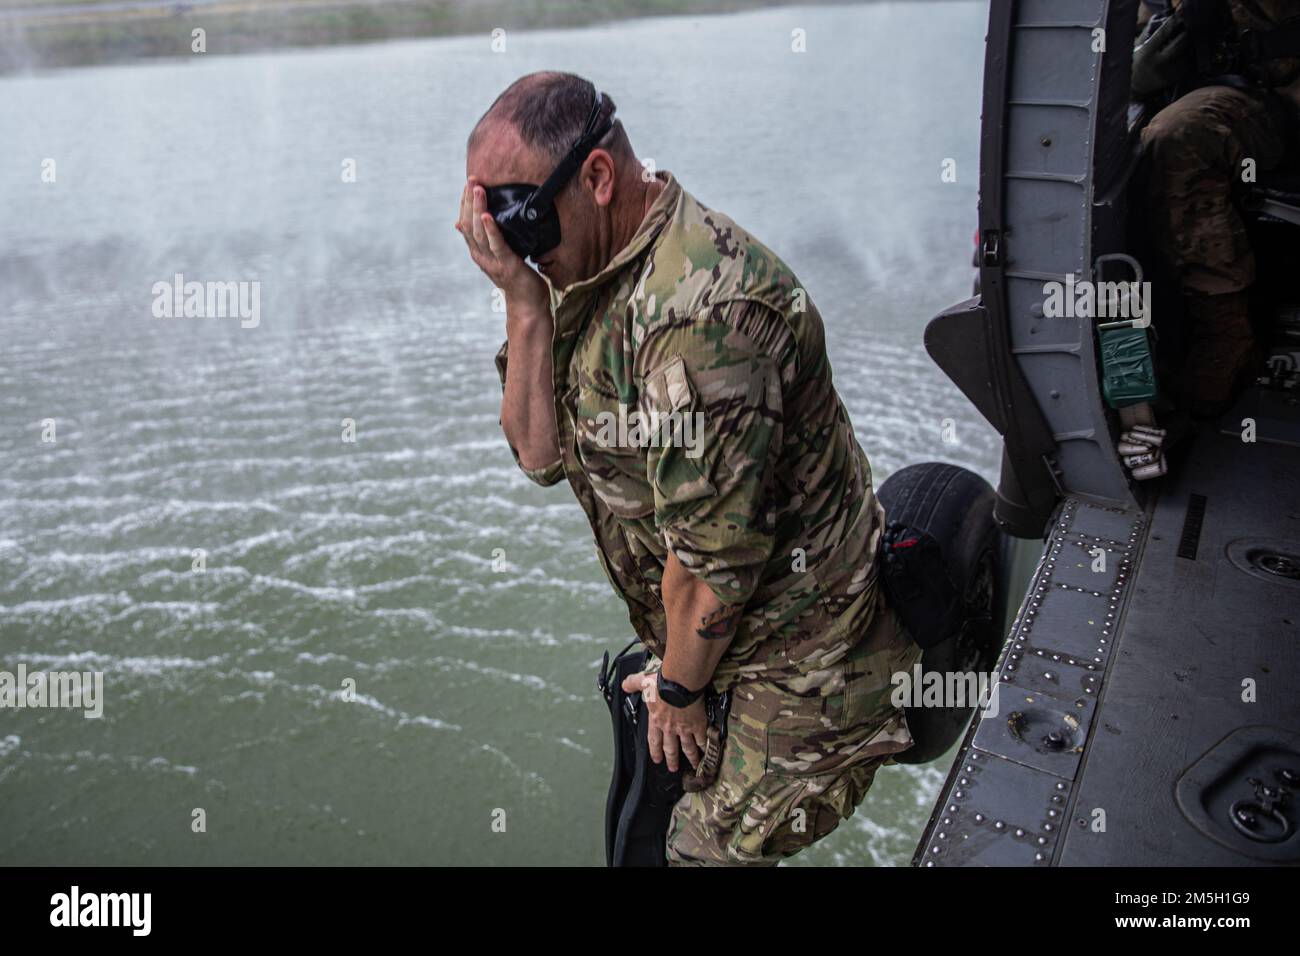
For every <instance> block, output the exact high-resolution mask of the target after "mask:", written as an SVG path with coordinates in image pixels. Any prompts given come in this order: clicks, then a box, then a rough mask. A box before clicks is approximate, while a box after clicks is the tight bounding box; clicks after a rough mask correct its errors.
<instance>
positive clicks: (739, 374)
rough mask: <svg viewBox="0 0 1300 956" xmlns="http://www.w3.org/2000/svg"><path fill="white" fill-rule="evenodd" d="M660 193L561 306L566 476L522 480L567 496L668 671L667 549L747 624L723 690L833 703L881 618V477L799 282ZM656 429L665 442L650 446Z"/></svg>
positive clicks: (562, 297) (733, 229)
mask: <svg viewBox="0 0 1300 956" xmlns="http://www.w3.org/2000/svg"><path fill="white" fill-rule="evenodd" d="M658 176H659V178H660V180H661V181H662V182H663V183H664V188H663V190H662V191H661V192H660V195H659V196H658V197H657V199H656V200H655V202H654V203H653V205H652V206H651V207H650V209H649V210H648V212H647V214H646V216H645V219H644V220H643V221H642V223H641V225H640V228H639V229H638V230H637V232H636V234H635V235H634V236H633V237H632V239H631V241H630V242H629V243H628V245H627V246H626V247H625V248H624V249H622V250H621V251H620V252H619V253H618V254H617V255H616V256H615V257H614V258H613V260H612V261H611V262H610V263H609V264H608V265H607V266H606V267H605V268H604V269H602V270H601V271H600V272H599V273H598V274H597V275H595V276H593V277H592V278H590V279H587V280H585V281H582V282H578V283H574V284H572V285H570V286H567V287H566V288H564V289H563V290H562V291H557V290H555V289H554V288H552V290H551V309H552V313H553V315H554V319H555V329H554V339H553V345H552V357H553V369H554V385H555V397H556V424H557V429H558V432H559V434H558V439H559V447H560V454H561V459H560V460H559V461H557V462H555V463H553V464H552V465H550V466H549V467H547V468H543V469H538V470H534V471H529V470H527V469H525V474H527V475H528V476H529V478H531V479H532V480H533V481H535V482H537V483H538V484H542V485H551V484H554V483H556V482H558V481H559V480H560V479H561V477H563V478H567V479H568V482H569V485H570V486H571V487H572V488H573V491H574V494H576V495H577V498H578V501H579V502H580V503H581V505H582V507H583V510H584V511H585V512H586V514H587V517H588V519H589V520H590V522H591V527H592V530H593V531H594V532H595V537H596V551H597V554H598V555H599V557H600V561H601V564H602V565H603V567H604V569H605V573H606V575H607V576H608V577H609V580H610V582H611V583H612V584H613V586H614V589H615V590H616V591H617V592H618V594H619V595H620V596H621V597H622V598H623V600H624V601H625V602H626V603H627V606H628V610H629V614H630V617H631V621H632V626H633V628H634V629H635V631H636V633H637V635H638V636H639V637H640V639H641V640H642V642H643V643H644V644H645V645H646V646H647V647H649V649H650V650H651V651H652V652H653V653H654V654H655V656H656V657H658V658H660V659H661V660H662V658H663V655H664V650H665V647H666V638H667V625H666V616H665V613H664V606H663V600H662V597H663V595H662V580H663V573H664V567H665V564H666V561H667V558H668V552H669V549H672V551H673V552H674V553H676V555H677V557H678V560H679V561H680V562H681V563H682V565H683V566H684V567H686V568H687V569H688V570H690V571H691V572H692V573H693V574H695V575H696V576H697V577H698V578H699V579H700V580H701V581H703V582H704V583H705V584H706V585H708V587H709V588H710V590H711V591H712V592H713V593H714V594H715V595H716V596H717V597H718V599H719V600H721V601H722V602H723V603H724V604H728V605H743V606H744V613H743V614H742V616H741V619H740V622H739V624H738V626H737V630H736V635H735V638H734V639H733V641H732V643H731V645H730V646H729V647H728V649H727V651H726V654H725V655H724V656H723V658H722V660H721V662H720V663H719V665H718V668H717V670H716V671H715V673H714V680H713V684H714V686H715V688H717V689H718V690H723V689H725V688H727V687H730V686H732V685H734V684H737V683H740V682H744V681H746V680H755V679H761V680H775V681H781V682H784V683H786V684H787V686H789V687H790V688H791V689H792V690H794V691H795V692H796V693H803V694H811V695H818V694H825V693H829V692H830V691H829V690H827V689H826V688H823V687H821V686H819V685H820V684H822V683H823V680H822V675H827V674H830V673H832V671H830V670H827V668H832V666H833V665H835V664H837V663H838V662H839V661H840V660H841V659H842V658H843V657H844V655H845V654H846V652H847V651H848V650H849V649H850V648H852V647H853V646H854V645H855V644H856V643H857V642H858V641H860V640H861V639H862V637H863V636H864V635H865V633H866V631H867V628H868V626H869V624H870V622H871V617H872V614H873V613H874V608H875V606H876V590H877V584H876V563H875V554H876V548H877V544H878V541H879V538H880V535H881V530H882V525H883V510H882V509H881V507H880V505H879V503H878V502H877V500H876V498H875V495H874V494H873V492H872V487H871V469H870V465H869V464H868V462H867V457H866V455H865V454H864V453H863V451H862V449H861V448H860V447H859V445H858V442H857V440H856V438H855V437H854V434H853V428H852V426H851V424H850V423H849V418H848V415H847V413H846V412H845V410H844V407H843V405H842V404H841V402H840V399H839V397H838V395H837V394H836V392H835V389H834V387H833V386H832V384H831V369H830V364H829V362H828V361H827V357H826V348H825V338H824V330H823V326H822V321H821V317H820V315H819V314H818V312H817V309H816V308H815V307H814V305H813V304H812V301H811V299H809V298H808V296H807V294H806V293H805V292H804V290H803V289H802V288H801V287H800V286H799V283H798V281H797V280H796V278H795V276H794V274H793V273H792V272H791V271H790V269H789V268H788V267H787V266H786V264H785V263H784V262H782V261H781V260H780V259H779V258H777V256H776V255H774V254H773V253H772V251H771V250H769V249H768V248H766V247H765V246H763V245H762V244H761V243H759V242H758V241H757V240H756V239H754V237H752V236H751V235H749V234H748V233H747V232H745V231H744V230H743V229H741V228H740V227H739V226H737V225H736V224H735V223H734V222H732V221H731V220H730V219H729V218H727V217H726V216H723V215H721V214H719V213H717V212H715V211H713V210H711V209H708V208H707V207H705V206H704V205H702V204H701V203H700V202H699V201H698V200H696V199H695V198H694V197H692V196H691V195H690V194H689V193H687V192H686V191H685V190H683V189H682V188H681V186H680V185H679V184H678V183H677V182H676V180H675V179H674V178H673V176H672V175H671V174H670V173H667V172H660V173H658ZM507 345H508V343H507ZM507 345H503V346H502V348H501V351H500V352H499V353H498V354H497V360H496V363H497V369H498V372H499V373H500V376H501V381H502V385H503V387H504V384H505V372H506V363H507V361H508V349H507ZM633 413H637V414H633ZM672 413H676V416H672ZM656 414H657V415H658V416H659V419H658V421H659V422H660V423H661V426H662V427H661V428H660V430H659V431H658V432H655V433H653V435H654V437H651V438H650V439H648V440H647V439H646V437H645V436H644V434H643V435H641V436H640V437H638V434H637V433H638V431H640V432H647V431H650V429H649V427H648V423H651V422H653V421H655V419H654V418H653V416H654V415H656ZM677 421H679V422H680V424H678V425H676V426H672V423H673V422H677ZM615 422H621V423H622V424H621V425H619V426H615V427H611V423H615ZM638 422H639V423H641V424H640V426H638ZM664 422H667V423H669V424H668V425H662V423H664ZM688 423H693V424H694V425H698V426H702V434H700V433H698V432H697V433H694V434H693V433H692V432H693V429H692V430H689V431H688V430H687V429H688V428H690V424H688ZM511 450H512V452H513V451H514V449H511ZM515 459H516V462H517V461H518V454H517V453H515Z"/></svg>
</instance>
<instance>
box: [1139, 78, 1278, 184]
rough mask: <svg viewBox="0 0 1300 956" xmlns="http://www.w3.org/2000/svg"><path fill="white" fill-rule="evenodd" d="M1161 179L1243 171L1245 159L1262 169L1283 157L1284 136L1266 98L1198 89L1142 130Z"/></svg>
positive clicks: (1215, 88) (1216, 88)
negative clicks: (1280, 132)
mask: <svg viewBox="0 0 1300 956" xmlns="http://www.w3.org/2000/svg"><path fill="white" fill-rule="evenodd" d="M1142 143H1143V145H1144V146H1145V147H1146V149H1147V151H1148V153H1149V155H1150V157H1151V164H1152V170H1153V173H1154V175H1155V176H1156V177H1157V179H1160V178H1166V177H1168V176H1171V175H1172V176H1179V175H1182V174H1185V173H1204V172H1215V173H1222V174H1224V175H1225V176H1235V175H1237V174H1238V172H1239V170H1238V169H1237V166H1238V164H1239V163H1240V161H1241V160H1242V159H1243V158H1250V159H1253V160H1254V161H1255V163H1256V165H1257V166H1258V167H1259V168H1262V169H1268V168H1270V167H1271V166H1274V165H1276V164H1277V163H1278V162H1279V161H1280V160H1281V153H1282V149H1283V142H1282V138H1281V136H1280V134H1279V132H1278V130H1277V129H1276V123H1275V122H1274V119H1273V117H1272V115H1271V114H1270V113H1269V111H1268V108H1267V107H1266V106H1265V105H1264V103H1263V101H1262V100H1261V99H1260V98H1259V97H1257V96H1254V95H1251V94H1250V93H1246V92H1243V91H1241V90H1236V89H1233V88H1231V87H1226V86H1206V87H1202V88H1201V89H1198V90H1192V91H1191V92H1190V93H1188V94H1187V95H1185V96H1182V97H1180V98H1179V99H1178V100H1176V101H1174V102H1173V103H1171V104H1169V105H1168V106H1166V107H1165V108H1164V109H1163V110H1161V111H1160V112H1159V113H1157V114H1156V115H1155V117H1153V118H1152V120H1151V122H1150V123H1148V124H1147V126H1146V128H1145V129H1143V131H1142Z"/></svg>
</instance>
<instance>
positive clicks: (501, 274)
mask: <svg viewBox="0 0 1300 956" xmlns="http://www.w3.org/2000/svg"><path fill="white" fill-rule="evenodd" d="M456 231H457V232H459V233H460V234H461V236H462V237H463V238H464V239H465V245H467V246H468V247H469V256H470V258H471V259H473V260H474V264H475V265H476V266H478V267H479V268H480V269H481V270H483V274H484V275H486V276H487V277H488V279H490V280H491V282H492V284H493V285H494V286H496V287H497V288H498V289H500V290H501V291H502V292H504V293H505V296H506V308H507V310H508V311H514V310H515V309H516V308H518V309H522V310H527V311H528V312H530V313H536V312H539V311H540V312H541V313H544V314H546V315H547V316H549V315H550V293H549V292H548V290H547V288H546V282H545V281H544V280H543V279H542V277H541V276H540V275H538V274H537V273H536V272H534V271H533V270H532V269H530V268H529V267H528V264H527V263H526V262H524V260H523V259H522V258H520V257H519V256H518V255H517V254H516V253H515V251H514V250H513V249H511V248H510V246H509V244H507V242H506V240H505V237H504V236H503V235H501V230H500V229H499V228H498V227H497V224H496V222H495V221H494V220H493V219H492V215H491V214H490V213H489V212H488V211H487V191H486V190H485V189H484V188H483V187H482V186H481V185H479V182H478V180H476V179H475V178H474V177H473V176H471V177H470V178H469V179H468V180H467V181H466V182H465V189H464V191H463V192H462V193H461V195H460V218H459V219H458V220H457V221H456Z"/></svg>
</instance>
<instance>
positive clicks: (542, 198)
mask: <svg viewBox="0 0 1300 956" xmlns="http://www.w3.org/2000/svg"><path fill="white" fill-rule="evenodd" d="M604 105H605V97H604V96H603V95H602V94H600V93H597V94H596V102H595V103H594V104H593V105H592V107H591V112H590V113H589V114H587V121H586V123H584V124H583V127H582V135H581V136H579V137H578V138H577V139H576V140H575V141H574V143H573V145H572V146H571V147H569V151H568V153H566V154H565V156H564V158H563V159H562V160H560V164H559V165H558V166H556V167H555V171H554V172H553V173H551V175H549V176H547V177H546V182H544V183H542V184H541V185H540V186H533V185H531V184H529V183H508V184H507V185H504V186H489V187H487V190H486V192H487V207H488V212H490V213H491V214H492V218H493V219H495V220H496V224H497V227H498V228H499V229H500V230H501V234H502V235H503V236H505V239H506V242H507V243H509V245H510V248H511V249H513V250H514V251H515V252H516V253H518V254H519V256H520V257H522V258H531V259H532V260H533V261H534V262H536V261H537V258H538V257H539V256H543V255H545V254H546V253H548V252H550V251H551V250H552V249H554V248H555V247H556V246H558V245H559V244H560V217H559V215H558V214H557V213H556V212H555V195H556V193H558V192H559V191H560V190H561V189H562V188H563V187H564V185H565V183H567V182H568V181H569V180H570V179H572V178H573V176H574V174H575V173H576V172H577V171H578V169H579V168H580V167H581V166H582V164H583V162H584V161H586V159H587V157H588V156H589V155H591V151H592V150H593V149H595V148H596V144H597V143H598V142H600V140H601V138H602V137H603V136H604V135H605V134H606V133H608V132H609V131H610V128H611V127H613V125H614V122H613V120H612V119H607V120H605V121H604V122H601V118H600V112H601V108H602V107H603V106H604Z"/></svg>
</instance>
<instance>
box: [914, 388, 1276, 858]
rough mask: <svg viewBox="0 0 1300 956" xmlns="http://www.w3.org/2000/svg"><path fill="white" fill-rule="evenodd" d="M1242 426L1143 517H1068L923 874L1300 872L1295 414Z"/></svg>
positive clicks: (945, 799) (1194, 461)
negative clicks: (982, 869) (1022, 869)
mask: <svg viewBox="0 0 1300 956" xmlns="http://www.w3.org/2000/svg"><path fill="white" fill-rule="evenodd" d="M1245 416H1250V417H1251V418H1253V419H1255V421H1256V428H1257V438H1258V440H1257V441H1255V442H1251V443H1247V442H1243V441H1242V438H1241V434H1240V431H1239V430H1231V431H1230V432H1229V433H1227V434H1225V433H1222V432H1217V433H1216V432H1215V431H1214V430H1213V429H1212V428H1208V427H1207V428H1204V429H1203V430H1202V432H1201V433H1200V434H1199V435H1198V436H1197V437H1196V439H1195V440H1194V442H1193V443H1192V446H1191V448H1190V449H1188V450H1187V452H1186V453H1185V454H1184V455H1182V456H1179V455H1177V454H1175V455H1174V458H1173V461H1172V462H1171V466H1170V474H1169V476H1168V477H1166V478H1165V479H1163V481H1162V482H1161V487H1160V488H1159V490H1158V491H1159V493H1158V496H1157V497H1156V498H1155V504H1154V506H1151V507H1148V509H1147V510H1146V511H1145V512H1139V511H1128V510H1124V509H1118V508H1107V507H1104V506H1100V505H1097V504H1092V503H1089V502H1086V501H1083V500H1082V499H1079V498H1068V499H1066V501H1065V502H1064V504H1063V506H1062V508H1061V511H1060V513H1059V514H1058V515H1057V517H1056V520H1055V522H1054V523H1053V526H1052V528H1051V532H1050V535H1049V539H1048V541H1047V546H1046V548H1045V550H1044V553H1043V556H1042V559H1041V561H1040V563H1039V565H1038V568H1037V570H1036V571H1035V573H1034V576H1033V580H1032V581H1031V583H1030V585H1029V590H1028V592H1027V594H1026V596H1025V601H1024V603H1023V605H1022V606H1021V608H1020V611H1019V613H1018V615H1017V617H1016V621H1015V623H1014V625H1013V626H1012V628H1011V634H1010V637H1009V639H1008V641H1007V645H1006V648H1005V649H1004V651H1003V655H1002V659H1001V660H1000V661H999V664H998V667H997V672H998V688H999V694H998V697H997V699H996V700H995V701H994V703H993V706H990V707H987V708H985V709H984V710H983V711H982V712H981V716H980V719H977V720H975V721H974V722H973V723H972V726H971V728H970V730H969V731H968V733H967V736H966V738H965V740H964V742H963V745H962V748H961V751H960V753H959V755H958V758H957V760H956V762H955V763H954V764H953V767H952V770H951V771H950V773H949V776H948V780H947V782H946V783H945V785H944V789H943V796H942V799H941V800H940V802H939V803H938V804H937V805H936V807H935V811H934V814H933V816H932V817H931V819H930V823H929V826H928V827H927V828H926V832H925V835H924V837H923V839H922V841H921V844H920V845H919V846H918V848H917V854H916V858H915V862H916V863H918V864H919V865H923V866H1051V865H1058V866H1059V865H1065V866H1089V865H1090V866H1116V865H1136V866H1186V865H1219V866H1223V865H1252V864H1253V865H1259V864H1268V863H1274V864H1280V863H1300V579H1298V578H1300V442H1297V441H1295V439H1296V438H1297V437H1300V436H1298V435H1297V431H1296V429H1295V423H1296V422H1297V421H1300V405H1294V404H1290V403H1288V402H1286V401H1282V400H1279V398H1278V395H1277V394H1276V393H1274V394H1273V395H1271V396H1267V397H1266V398H1265V400H1264V401H1261V397H1260V395H1259V394H1258V393H1248V394H1247V396H1246V398H1245V399H1243V405H1241V406H1239V408H1238V409H1237V410H1235V411H1234V412H1233V414H1232V415H1231V416H1229V417H1228V418H1226V419H1225V423H1227V422H1231V423H1232V424H1233V426H1234V429H1239V428H1240V422H1241V419H1242V418H1243V417H1245ZM1102 552H1105V555H1106V560H1105V562H1104V564H1103V562H1101V561H1099V560H1098V558H1099V557H1100V555H1101V554H1102ZM1270 568H1271V570H1272V572H1281V573H1280V574H1278V573H1271V572H1270V570H1269V569H1270ZM1234 819H1235V820H1237V823H1234Z"/></svg>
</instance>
